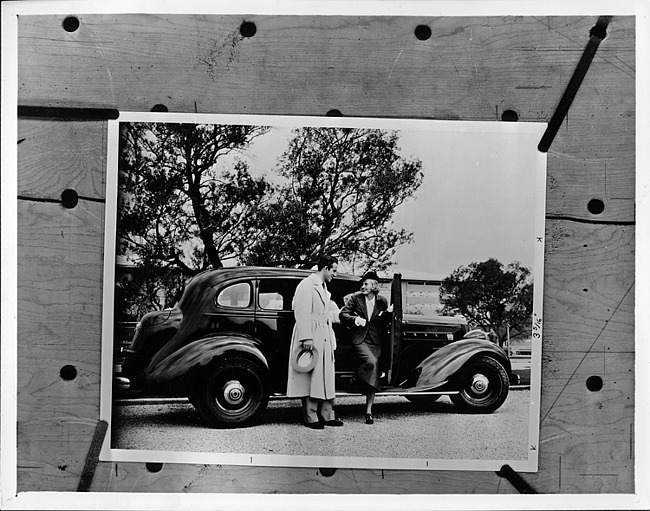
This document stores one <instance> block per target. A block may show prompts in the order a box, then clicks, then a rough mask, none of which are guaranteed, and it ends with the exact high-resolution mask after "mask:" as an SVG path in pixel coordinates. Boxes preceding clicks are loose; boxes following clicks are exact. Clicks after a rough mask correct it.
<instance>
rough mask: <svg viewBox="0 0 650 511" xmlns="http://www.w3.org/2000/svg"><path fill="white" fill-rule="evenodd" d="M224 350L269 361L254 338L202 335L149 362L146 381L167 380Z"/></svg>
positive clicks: (221, 353) (230, 335) (223, 353)
mask: <svg viewBox="0 0 650 511" xmlns="http://www.w3.org/2000/svg"><path fill="white" fill-rule="evenodd" d="M226 354H240V355H243V356H244V357H246V358H249V359H253V360H257V361H258V362H260V363H261V364H262V365H263V366H264V367H265V368H267V369H268V368H269V363H268V361H267V359H266V357H265V356H264V354H263V353H262V351H261V349H260V347H259V342H258V341H257V340H256V339H255V338H253V337H250V336H247V335H242V334H235V333H233V334H227V333H226V334H220V335H213V336H210V337H203V338H200V339H197V340H195V341H192V342H191V343H189V344H187V345H185V346H183V347H182V348H180V349H179V350H177V351H175V352H174V353H171V354H170V355H168V356H167V357H165V358H163V359H162V360H160V361H158V362H156V363H155V364H152V365H151V366H149V367H148V368H147V370H146V379H147V381H149V382H167V381H171V380H174V379H176V378H179V377H181V376H184V375H186V374H187V373H188V372H189V371H190V370H191V369H192V368H194V367H199V366H206V365H207V364H209V363H210V362H211V361H212V360H213V359H215V358H217V357H221V356H223V355H226Z"/></svg>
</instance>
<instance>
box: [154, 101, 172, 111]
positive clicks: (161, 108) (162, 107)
mask: <svg viewBox="0 0 650 511" xmlns="http://www.w3.org/2000/svg"><path fill="white" fill-rule="evenodd" d="M151 111H152V112H169V109H168V108H167V107H166V106H165V105H163V104H162V103H158V104H157V105H154V106H153V107H151Z"/></svg>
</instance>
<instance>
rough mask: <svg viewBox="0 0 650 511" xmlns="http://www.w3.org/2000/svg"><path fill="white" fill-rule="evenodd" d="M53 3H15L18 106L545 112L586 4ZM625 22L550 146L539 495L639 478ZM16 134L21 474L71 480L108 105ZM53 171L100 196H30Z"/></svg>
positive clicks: (476, 488) (279, 487) (405, 481)
mask: <svg viewBox="0 0 650 511" xmlns="http://www.w3.org/2000/svg"><path fill="white" fill-rule="evenodd" d="M63 18H64V17H63V16H21V17H20V18H19V31H18V34H19V48H18V49H19V76H18V85H19V104H20V105H27V106H62V107H77V108H87V107H110V108H117V109H119V110H120V111H149V110H150V109H151V108H152V107H153V106H154V105H156V104H163V105H165V106H166V107H167V108H168V109H169V111H172V112H195V111H196V112H210V113H238V114H284V115H325V113H326V112H327V111H329V110H330V109H334V108H336V109H339V110H340V111H341V112H342V113H343V114H344V115H346V116H359V117H404V118H426V119H457V120H486V121H499V120H500V118H501V114H502V113H503V112H504V111H505V110H507V109H512V110H515V111H516V112H517V113H518V115H519V119H520V120H521V121H530V122H547V121H548V120H549V119H550V118H551V116H552V114H553V112H554V109H555V107H556V106H557V104H558V102H559V100H560V98H561V96H562V93H563V92H564V89H565V87H566V84H567V83H568V81H569V79H570V77H571V75H572V73H573V71H574V69H575V66H576V64H577V62H578V60H579V59H580V56H581V54H582V51H583V49H584V47H585V45H586V43H587V40H588V38H589V30H590V28H591V27H593V26H594V24H595V22H596V19H597V18H596V17H593V16H584V17H531V16H527V17H521V16H513V17H454V18H451V17H449V18H445V17H442V18H408V17H353V18H346V17H341V16H331V17H315V16H313V17H296V16H249V17H247V19H248V20H252V21H254V22H255V23H256V26H257V33H256V35H255V36H254V37H252V38H243V37H241V36H240V35H239V25H240V24H241V22H242V21H243V18H242V17H238V16H202V15H187V16H186V15H144V14H143V15H81V14H80V15H79V19H80V22H81V25H80V28H79V30H78V31H76V32H73V33H69V32H66V31H64V30H63V29H62V27H61V23H62V21H63ZM634 23H635V20H634V18H633V17H614V18H613V19H612V21H611V23H610V25H609V27H608V31H607V34H608V35H607V38H606V39H605V40H604V41H603V42H602V43H601V45H600V47H599V50H598V53H597V55H596V58H595V59H594V61H593V63H592V66H591V68H590V69H589V72H588V73H587V75H586V77H585V80H584V82H583V85H582V87H581V89H580V91H579V92H578V94H577V95H576V98H575V100H574V102H573V104H572V106H571V109H570V111H569V114H568V116H567V119H566V120H565V122H564V124H563V125H562V128H561V129H560V131H559V133H558V135H557V137H556V139H555V141H554V143H553V145H552V146H551V149H550V151H549V154H548V183H547V214H548V215H549V220H548V221H547V225H546V257H545V264H546V268H545V282H544V285H545V288H544V300H545V304H544V338H543V365H542V378H543V380H542V381H543V391H542V394H543V395H542V403H541V416H542V425H541V430H540V446H539V448H540V451H539V455H540V471H539V472H538V473H536V474H523V477H524V479H526V480H527V481H528V482H529V483H530V484H531V486H533V488H534V489H535V490H536V491H538V492H541V493H598V492H602V493H617V492H618V493H626V492H632V491H634V460H633V458H632V453H633V449H632V447H633V444H634V431H633V420H634V395H633V389H634V318H633V306H634V257H635V255H634V237H635V235H634V231H635V228H634V225H633V224H634V219H635V216H634V215H635V213H634V207H635V188H634V185H635V172H634V171H635V168H634V158H635V147H634V135H635V131H634V126H635V99H634V96H635V70H634V66H635V51H634V48H635V31H634ZM418 24H427V25H429V26H430V27H431V29H432V34H433V35H432V37H431V39H429V40H427V41H419V40H417V39H416V38H415V37H414V35H413V31H414V28H415V27H416V26H417V25H418ZM21 139H22V142H20V145H19V161H18V182H19V195H20V196H22V197H23V198H22V199H21V200H20V201H19V210H18V211H19V225H18V227H19V247H18V248H19V275H18V280H19V292H18V312H19V317H18V327H19V332H18V334H19V339H18V341H19V342H18V346H19V351H18V356H19V359H18V370H19V371H18V378H19V379H18V481H19V490H20V491H28V490H35V491H43V490H73V489H75V488H76V486H77V484H78V480H79V476H80V474H81V470H82V469H83V465H84V461H85V456H86V453H87V452H88V447H89V444H90V441H91V439H92V435H93V432H94V430H95V425H96V423H97V421H98V420H99V416H98V415H99V414H98V407H99V366H100V360H101V356H100V335H101V307H102V304H101V296H102V294H101V284H102V264H103V257H104V253H103V215H104V205H103V204H102V203H101V202H96V201H95V200H99V201H101V200H102V199H103V198H104V196H105V192H104V183H105V146H106V134H105V124H104V123H102V122H89V121H84V122H81V121H61V120H46V119H22V120H20V123H19V140H21ZM65 188H75V189H77V191H78V193H79V195H81V196H85V197H88V198H91V199H95V200H82V201H81V202H80V204H79V206H77V208H75V209H73V210H66V209H64V208H63V207H62V206H61V205H60V204H57V203H55V202H36V201H35V200H27V199H47V200H58V198H59V197H60V193H61V191H62V190H63V189H65ZM594 198H597V199H600V200H602V201H603V203H604V205H605V210H604V211H603V212H602V213H601V214H599V215H595V214H593V213H590V212H589V211H588V209H587V204H588V203H589V201H590V200H591V199H594ZM64 365H73V366H74V367H75V368H76V369H77V372H78V375H77V377H76V378H75V379H73V380H71V381H65V380H63V379H62V378H61V377H60V374H59V372H60V369H61V367H62V366H64ZM590 376H598V377H600V378H602V380H603V388H602V389H601V390H600V391H596V392H594V391H591V390H589V389H588V388H587V386H586V380H587V378H589V377H590ZM91 490H92V491H106V492H117V491H125V492H159V491H165V492H179V493H181V492H217V493H219V492H221V493H223V492H235V493H241V492H277V493H321V492H326V493H396V494H407V493H431V494H443V493H450V494H464V493H512V492H513V491H514V490H513V488H512V486H511V485H510V484H509V483H508V482H507V481H505V480H504V479H501V478H500V477H498V476H497V475H496V474H494V473H481V472H453V471H440V472H420V471H372V470H337V471H336V473H335V474H334V475H333V476H331V477H325V476H323V475H322V474H321V473H320V472H319V471H318V470H316V469H301V468H291V469H278V468H272V469H271V468H269V469H266V468H263V467H226V466H204V465H173V464H167V465H165V466H164V467H163V469H162V470H161V471H160V472H156V473H151V472H148V471H147V470H146V467H145V465H144V464H137V463H119V464H118V463H100V464H99V466H98V468H97V472H96V475H95V479H94V481H93V485H92V487H91Z"/></svg>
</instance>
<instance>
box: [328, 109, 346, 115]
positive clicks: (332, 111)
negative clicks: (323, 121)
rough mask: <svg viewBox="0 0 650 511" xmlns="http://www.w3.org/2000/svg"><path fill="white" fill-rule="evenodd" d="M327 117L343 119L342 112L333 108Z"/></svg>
mask: <svg viewBox="0 0 650 511" xmlns="http://www.w3.org/2000/svg"><path fill="white" fill-rule="evenodd" d="M325 116H326V117H343V114H342V113H341V111H340V110H337V109H336V108H332V109H331V110H330V111H328V112H327V113H326V114H325Z"/></svg>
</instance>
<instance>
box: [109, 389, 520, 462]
mask: <svg viewBox="0 0 650 511" xmlns="http://www.w3.org/2000/svg"><path fill="white" fill-rule="evenodd" d="M529 395H530V392H529V390H528V389H526V390H511V391H510V394H509V395H508V398H507V400H506V402H505V403H504V404H503V406H502V407H501V408H500V409H499V410H497V411H496V412H494V413H492V414H485V415H466V414H460V413H456V410H455V407H454V406H453V405H452V404H451V401H449V398H448V397H442V398H441V399H440V400H439V401H438V402H436V403H435V404H434V405H433V406H432V407H431V408H430V409H429V410H427V411H424V410H421V409H418V408H416V407H414V405H413V404H411V403H410V402H409V401H407V400H406V398H404V397H401V396H377V398H376V401H375V406H374V407H373V413H374V415H375V424H374V425H366V424H365V422H364V411H365V406H364V403H365V401H364V397H363V396H352V397H341V398H337V399H336V403H335V409H336V413H337V416H338V417H339V418H341V419H342V420H343V421H345V425H344V426H343V427H340V428H331V427H330V428H325V429H324V430H311V429H308V428H305V427H304V426H302V425H301V413H300V401H299V400H295V399H293V400H287V399H283V400H275V401H271V402H270V403H269V406H268V408H267V410H266V411H265V412H264V414H263V416H262V423H261V424H259V425H256V426H252V427H249V428H242V429H212V428H209V427H208V426H207V423H205V422H204V420H203V419H202V418H201V416H200V415H199V413H198V412H197V411H196V410H195V409H194V407H193V406H192V405H191V404H185V403H180V404H179V403H175V404H148V405H132V404H131V405H115V406H114V409H113V421H112V422H113V425H112V446H113V448H118V449H142V450H158V451H185V452H211V453H249V454H273V455H308V456H321V455H322V456H346V457H375V458H408V459H413V458H415V459H476V460H525V459H526V458H527V455H528V450H527V449H528V421H529Z"/></svg>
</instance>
